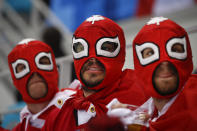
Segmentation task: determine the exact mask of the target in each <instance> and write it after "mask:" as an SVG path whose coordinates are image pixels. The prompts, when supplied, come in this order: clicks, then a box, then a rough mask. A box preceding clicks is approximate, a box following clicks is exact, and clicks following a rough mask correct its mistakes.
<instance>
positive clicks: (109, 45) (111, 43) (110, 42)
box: [96, 36, 120, 57]
mask: <svg viewBox="0 0 197 131" xmlns="http://www.w3.org/2000/svg"><path fill="white" fill-rule="evenodd" d="M119 52H120V41H119V38H118V36H117V37H115V38H101V39H100V40H99V41H98V42H97V43H96V53H97V55H99V56H105V57H116V56H117V55H118V53H119Z"/></svg>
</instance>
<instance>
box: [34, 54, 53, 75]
mask: <svg viewBox="0 0 197 131" xmlns="http://www.w3.org/2000/svg"><path fill="white" fill-rule="evenodd" d="M44 57H45V59H46V60H47V64H45V63H42V62H41V61H42V60H41V59H43V58H44ZM35 63H36V66H37V67H38V68H39V69H40V70H46V71H51V70H53V61H52V56H51V53H46V52H41V53H39V54H37V55H36V57H35Z"/></svg>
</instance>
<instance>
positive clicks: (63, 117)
mask: <svg viewBox="0 0 197 131" xmlns="http://www.w3.org/2000/svg"><path fill="white" fill-rule="evenodd" d="M72 52H73V58H74V66H75V71H76V75H77V77H78V79H79V81H80V83H81V84H82V89H81V90H79V91H77V93H76V94H74V95H73V97H72V98H70V99H68V100H67V101H66V102H65V104H64V105H63V107H62V109H61V111H60V113H59V114H58V116H57V119H56V120H55V122H54V123H52V122H50V121H48V122H47V124H46V125H45V128H44V130H57V131H60V130H61V131H62V130H69V131H72V130H73V131H75V130H77V129H84V127H85V126H86V124H87V122H88V121H89V120H90V119H91V118H92V117H95V116H102V115H104V114H106V112H107V111H108V108H107V107H106V105H107V104H108V103H109V102H110V101H111V100H113V99H114V98H117V100H118V101H120V102H124V103H128V104H133V105H141V104H142V103H143V102H145V100H146V98H147V97H146V95H145V94H144V92H143V89H142V88H141V87H139V86H138V85H137V84H136V83H135V80H136V79H135V74H134V72H133V70H131V69H126V70H124V71H122V67H123V65H124V62H125V37H124V33H123V30H122V29H121V27H120V26H119V25H118V24H116V23H115V22H114V21H112V20H111V19H109V18H106V17H104V16H100V15H94V16H91V17H89V18H87V19H86V20H85V21H84V22H83V23H82V24H81V25H80V26H79V27H78V28H77V29H76V31H75V32H74V35H73V42H72Z"/></svg>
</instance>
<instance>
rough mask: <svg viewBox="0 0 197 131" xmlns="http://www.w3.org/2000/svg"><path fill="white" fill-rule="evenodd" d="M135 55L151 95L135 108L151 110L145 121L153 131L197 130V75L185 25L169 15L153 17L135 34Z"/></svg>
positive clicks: (139, 70) (142, 77) (135, 60)
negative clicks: (168, 16)
mask: <svg viewBox="0 0 197 131" xmlns="http://www.w3.org/2000/svg"><path fill="white" fill-rule="evenodd" d="M133 56H134V67H135V71H136V74H137V77H138V78H139V79H140V80H142V82H141V83H142V84H144V89H145V90H146V92H147V93H148V94H149V95H150V96H151V98H150V99H148V100H147V101H146V102H145V103H144V104H143V105H142V106H140V107H139V108H137V109H136V110H135V111H134V113H135V112H137V111H138V110H140V109H146V110H147V112H146V113H147V114H146V116H147V117H146V118H145V115H144V116H143V118H144V119H143V118H142V119H143V120H145V121H143V122H142V121H141V124H142V125H144V126H145V127H147V130H150V131H186V130H187V131H192V130H196V128H197V125H196V123H197V114H196V110H197V101H196V99H197V75H194V74H192V70H193V62H192V51H191V46H190V41H189V37H188V34H187V32H186V31H185V30H184V28H182V27H181V26H180V25H178V24H176V23H175V22H173V21H172V20H170V19H168V18H164V17H155V18H152V19H151V20H150V21H149V22H147V24H146V25H145V26H144V27H143V28H142V29H141V30H140V31H139V33H138V34H137V36H136V37H135V38H134V41H133ZM141 116H142V115H141ZM132 117H133V118H134V116H132V115H131V118H130V120H134V119H132ZM123 119H124V118H123ZM142 119H141V120H142ZM127 123H129V122H127ZM133 123H134V121H133ZM130 124H132V121H130Z"/></svg>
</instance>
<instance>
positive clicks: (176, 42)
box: [166, 37, 187, 60]
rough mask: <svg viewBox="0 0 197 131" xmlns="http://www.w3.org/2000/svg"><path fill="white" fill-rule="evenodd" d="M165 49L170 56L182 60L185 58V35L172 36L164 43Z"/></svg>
mask: <svg viewBox="0 0 197 131" xmlns="http://www.w3.org/2000/svg"><path fill="white" fill-rule="evenodd" d="M166 50H167V53H168V55H169V56H170V57H171V58H175V59H178V60H184V59H186V58H187V46H186V40H185V37H183V38H172V39H170V40H169V41H168V42H167V44H166Z"/></svg>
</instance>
